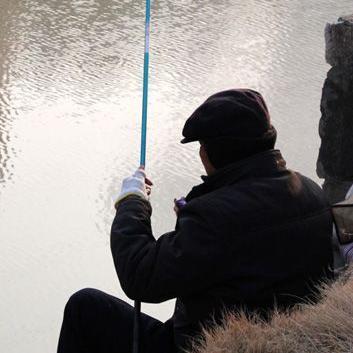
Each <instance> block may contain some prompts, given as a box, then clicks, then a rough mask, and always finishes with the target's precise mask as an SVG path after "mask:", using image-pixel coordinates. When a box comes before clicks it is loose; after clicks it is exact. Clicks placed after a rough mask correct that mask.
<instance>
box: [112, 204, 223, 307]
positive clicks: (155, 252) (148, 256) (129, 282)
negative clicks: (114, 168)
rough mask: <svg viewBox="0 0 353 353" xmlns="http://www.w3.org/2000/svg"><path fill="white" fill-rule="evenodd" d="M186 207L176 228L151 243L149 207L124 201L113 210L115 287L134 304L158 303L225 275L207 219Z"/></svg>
mask: <svg viewBox="0 0 353 353" xmlns="http://www.w3.org/2000/svg"><path fill="white" fill-rule="evenodd" d="M196 209H198V208H197V207H191V206H189V205H187V206H186V207H185V208H184V209H183V210H182V211H181V212H180V214H179V218H178V226H177V228H176V230H174V231H172V232H170V233H166V234H164V235H162V236H161V237H159V238H158V240H156V239H155V238H154V237H153V235H152V229H151V221H150V217H151V212H152V209H151V206H150V204H149V203H148V202H147V201H145V200H143V199H141V198H138V197H129V198H127V199H126V200H124V201H123V202H122V203H121V204H120V206H119V207H118V210H117V213H116V216H115V219H114V222H113V225H112V230H111V250H112V254H113V259H114V264H115V268H116V271H117V274H118V277H119V280H120V284H121V286H122V288H123V290H124V292H125V293H126V295H127V296H128V297H129V298H131V299H134V300H140V301H143V302H150V303H159V302H162V301H165V300H168V299H172V298H176V297H181V296H185V295H188V294H190V293H192V292H195V291H200V290H202V289H204V288H207V287H208V286H211V285H212V284H213V281H215V279H217V281H220V280H222V276H224V275H225V269H224V265H223V264H224V261H223V260H222V259H224V258H225V257H226V256H227V254H225V253H224V252H225V250H224V249H226V246H224V245H223V246H219V245H218V243H219V242H222V240H221V239H217V235H216V233H215V232H214V231H213V227H212V226H211V224H212V223H211V222H210V219H209V217H207V216H206V215H202V214H201V213H202V212H196Z"/></svg>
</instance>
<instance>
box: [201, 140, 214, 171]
mask: <svg viewBox="0 0 353 353" xmlns="http://www.w3.org/2000/svg"><path fill="white" fill-rule="evenodd" d="M200 144H201V145H200V152H199V153H200V158H201V162H202V164H203V166H204V168H205V171H206V173H207V175H210V174H212V173H214V172H215V171H216V168H215V167H214V166H213V164H212V163H211V161H210V159H209V157H208V154H207V151H206V148H205V145H204V144H203V143H202V142H201V141H200Z"/></svg>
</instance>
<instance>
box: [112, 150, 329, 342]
mask: <svg viewBox="0 0 353 353" xmlns="http://www.w3.org/2000/svg"><path fill="white" fill-rule="evenodd" d="M284 164H285V163H284V161H283V159H282V157H281V155H280V153H279V152H278V151H274V150H272V151H267V152H263V153H260V154H257V155H255V156H253V157H251V158H248V159H246V160H243V161H241V162H239V163H235V164H232V165H230V166H228V167H226V168H223V169H221V170H219V171H218V172H217V173H215V174H214V175H212V176H210V177H207V178H205V182H204V183H203V184H201V185H200V186H197V187H195V188H194V189H193V190H192V191H191V193H190V194H189V195H188V197H187V201H188V203H187V205H186V206H185V207H184V208H183V209H182V210H181V211H180V214H179V217H178V221H177V225H176V229H175V231H174V232H171V233H168V234H165V235H163V236H162V237H160V238H159V239H158V241H157V242H155V243H152V242H146V237H150V236H151V235H152V233H149V232H150V231H149V230H148V227H146V224H147V223H148V222H149V219H148V217H149V215H148V214H147V213H145V211H143V210H142V209H141V210H140V212H139V211H138V209H139V207H140V206H138V204H137V202H136V201H137V200H135V201H134V200H131V201H130V202H125V203H124V204H125V206H124V204H123V205H122V206H121V207H122V208H123V207H125V210H119V212H118V214H117V218H116V220H115V222H114V224H113V233H112V235H113V238H112V240H113V242H112V250H113V255H115V256H114V258H115V259H116V262H115V263H116V266H117V272H118V275H119V278H120V280H121V284H122V286H123V288H124V289H125V290H126V291H127V293H128V294H129V295H130V296H131V297H132V298H134V299H142V300H144V301H150V302H159V301H163V300H166V299H170V298H173V297H178V300H177V304H176V309H175V313H174V316H173V318H172V319H171V321H172V322H173V325H174V331H175V340H176V343H177V345H178V346H179V347H181V346H184V345H185V341H187V337H188V336H190V335H194V334H197V333H199V332H200V324H203V325H205V324H206V325H207V323H208V322H209V321H210V320H212V319H216V321H217V319H219V318H220V317H221V316H222V314H223V313H224V311H225V310H239V309H245V310H247V311H250V312H253V311H258V312H260V313H261V314H264V313H267V312H268V311H269V310H271V309H272V308H273V307H274V305H276V306H277V307H279V308H288V307H290V306H292V305H293V304H295V303H298V302H302V301H303V300H305V299H308V298H311V296H312V294H313V293H314V286H315V284H317V283H318V281H320V280H322V279H324V278H326V277H327V276H328V277H330V272H329V266H330V265H331V262H332V250H331V231H332V220H331V215H330V210H329V207H328V205H327V203H326V201H325V199H324V197H323V194H322V191H321V189H320V188H319V187H318V186H317V185H316V184H315V183H314V182H312V181H311V180H309V179H307V178H305V177H303V176H301V175H299V174H296V173H294V172H291V171H289V170H287V169H286V168H285V166H284ZM146 205H147V203H146ZM119 214H120V216H119ZM124 214H125V216H124ZM132 214H134V215H135V217H136V216H137V217H138V218H139V222H138V223H134V222H131V215H132ZM124 218H126V220H128V219H129V220H130V222H129V223H126V222H125V221H124ZM142 224H144V226H142V227H141V225H142ZM139 228H140V229H139ZM114 230H116V232H118V233H120V234H119V235H118V234H115V235H114ZM143 232H145V233H146V232H147V233H148V234H144V235H143ZM124 233H126V234H127V233H131V234H140V236H141V237H142V236H143V237H144V240H142V238H141V239H140V240H141V242H138V241H137V240H138V239H137V238H135V239H134V240H131V242H130V241H129V242H127V238H125V241H121V240H122V238H124ZM114 239H116V241H115V242H114ZM128 243H129V245H128V246H127V244H128ZM122 254H124V256H121V255H122ZM132 256H133V257H134V259H140V260H139V261H136V260H134V261H132V260H131V259H132ZM134 262H135V264H134V265H133V263H134Z"/></svg>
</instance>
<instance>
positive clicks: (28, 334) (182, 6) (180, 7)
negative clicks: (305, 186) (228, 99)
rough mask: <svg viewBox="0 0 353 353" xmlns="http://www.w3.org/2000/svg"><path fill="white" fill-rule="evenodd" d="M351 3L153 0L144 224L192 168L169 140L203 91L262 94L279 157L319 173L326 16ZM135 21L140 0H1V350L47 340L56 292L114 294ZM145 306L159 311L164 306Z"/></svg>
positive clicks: (58, 303) (157, 217)
mask: <svg viewBox="0 0 353 353" xmlns="http://www.w3.org/2000/svg"><path fill="white" fill-rule="evenodd" d="M350 7H351V4H350V1H349V0H341V1H340V2H339V3H337V1H335V0H329V1H323V0H312V1H310V2H309V3H308V2H303V1H299V0H296V1H290V2H289V1H278V0H273V1H272V0H271V1H258V0H256V1H255V0H250V1H240V0H239V1H233V0H218V1H211V0H206V1H191V0H180V1H171V0H165V1H161V0H158V1H157V0H156V1H154V2H153V11H152V12H153V17H152V18H153V20H152V38H151V81H150V82H151V86H150V88H151V90H150V106H149V118H150V120H149V135H148V156H147V161H148V165H147V167H148V173H149V174H150V175H151V178H152V179H153V181H154V184H155V190H154V192H153V197H152V203H153V207H154V216H153V217H154V218H153V226H154V229H155V232H156V234H161V233H162V232H164V231H167V230H170V228H171V227H173V226H174V222H175V218H174V213H173V209H172V200H173V198H174V197H175V196H181V195H183V194H185V193H186V192H187V191H188V189H189V188H190V187H191V186H192V185H193V184H195V183H197V182H198V181H199V179H198V175H199V174H200V173H201V172H202V170H201V165H200V163H199V161H198V156H197V146H192V145H190V146H181V145H180V144H179V143H178V141H179V140H180V137H181V136H180V134H181V133H180V132H181V128H182V126H183V123H184V121H185V119H186V117H187V116H188V115H189V114H190V113H191V112H192V110H193V109H194V108H195V107H196V106H197V105H198V104H200V103H201V102H202V101H203V100H204V99H205V98H206V97H207V96H208V95H210V94H212V93H214V92H215V91H218V90H221V89H225V88H229V87H236V86H238V87H239V86H250V87H253V88H255V89H258V90H260V91H262V92H263V93H264V95H265V97H266V98H267V100H268V103H269V106H270V109H271V111H272V115H273V120H274V124H275V125H276V127H277V129H278V130H279V136H280V141H279V142H280V147H281V148H282V149H283V150H284V154H285V155H286V156H287V159H288V162H289V165H290V166H291V167H294V168H297V169H299V170H301V171H303V172H304V173H306V174H309V175H310V176H315V161H316V157H317V151H318V144H319V139H318V134H317V124H318V120H319V114H320V112H319V100H320V91H321V86H322V82H323V79H324V77H325V74H326V70H327V67H326V65H325V63H324V47H323V28H324V25H325V22H326V21H332V20H334V19H335V18H337V17H338V16H339V15H341V14H344V13H348V12H350ZM143 29H144V3H143V1H142V0H139V1H128V0H125V1H121V0H75V1H72V0H61V1H57V0H49V1H48V0H1V5H0V54H1V55H0V183H2V184H1V185H2V188H1V189H0V193H1V203H0V234H1V237H2V246H1V248H0V257H1V259H2V262H1V263H0V282H1V284H2V286H1V287H2V294H1V300H0V312H1V314H2V318H3V320H1V321H0V335H1V336H0V341H1V343H2V347H4V348H3V349H5V350H6V352H8V353H11V352H21V351H26V352H29V353H32V352H33V353H34V352H50V351H54V350H55V348H54V346H55V342H56V338H57V333H58V329H59V324H60V320H61V312H62V308H63V305H64V303H65V301H66V299H67V297H68V295H69V294H70V293H72V292H73V291H74V290H76V289H79V288H80V287H85V286H95V287H99V288H101V289H103V290H106V291H109V292H112V293H117V294H118V295H120V296H123V294H122V292H121V289H120V288H119V285H118V283H117V280H116V276H115V272H114V269H113V265H112V262H111V258H110V254H109V239H108V233H109V226H110V222H111V218H112V216H113V211H112V208H111V195H113V194H114V193H116V192H117V191H118V190H117V189H118V188H119V186H120V181H121V179H122V178H123V177H125V176H126V174H127V173H129V172H130V171H132V170H133V168H135V167H136V165H137V161H138V157H139V140H140V139H139V128H140V115H141V88H142V87H141V86H142V85H141V81H142V64H143V55H142V52H143V35H144V33H143ZM10 179H11V182H9V180H10ZM22 293H26V296H23V295H21V294H22ZM33 308H36V309H35V310H34V309H33ZM145 308H147V310H148V312H149V313H152V314H156V315H157V316H158V317H160V318H162V319H163V318H164V319H165V318H167V317H168V316H169V314H170V310H171V306H170V304H166V305H165V306H162V307H160V306H158V307H154V306H145ZM18 318H21V320H19V319H18ZM4 323H6V325H5V324H4Z"/></svg>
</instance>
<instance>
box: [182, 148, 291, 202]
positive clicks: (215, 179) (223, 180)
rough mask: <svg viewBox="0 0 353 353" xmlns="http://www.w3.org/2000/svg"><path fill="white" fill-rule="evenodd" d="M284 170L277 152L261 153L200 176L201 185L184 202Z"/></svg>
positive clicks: (282, 161) (284, 163)
mask: <svg viewBox="0 0 353 353" xmlns="http://www.w3.org/2000/svg"><path fill="white" fill-rule="evenodd" d="M286 170H287V169H286V162H285V160H284V159H283V157H282V155H281V152H280V151H279V150H269V151H265V152H261V153H258V154H256V155H254V156H251V157H249V158H246V159H243V160H241V161H239V162H236V163H233V164H230V165H228V166H226V167H224V168H222V169H219V170H217V171H216V172H215V173H214V174H212V175H210V176H202V177H201V179H202V180H203V183H202V184H200V185H197V186H195V187H193V188H192V190H191V191H190V193H189V194H188V195H187V197H186V200H187V201H190V200H191V199H193V198H195V197H198V196H202V195H204V194H206V193H209V192H211V191H213V190H216V189H218V188H220V187H222V186H226V185H231V184H234V183H236V182H238V181H240V180H241V179H249V178H261V177H271V176H273V175H274V174H276V173H278V172H281V171H286Z"/></svg>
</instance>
